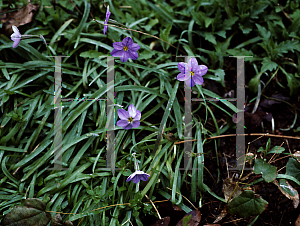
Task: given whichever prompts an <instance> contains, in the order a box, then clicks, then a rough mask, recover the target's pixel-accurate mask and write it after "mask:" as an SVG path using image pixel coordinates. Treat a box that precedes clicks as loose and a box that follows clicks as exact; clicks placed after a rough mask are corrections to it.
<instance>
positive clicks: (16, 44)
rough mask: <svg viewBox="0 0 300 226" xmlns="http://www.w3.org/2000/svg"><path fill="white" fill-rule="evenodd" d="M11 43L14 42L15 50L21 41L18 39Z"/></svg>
mask: <svg viewBox="0 0 300 226" xmlns="http://www.w3.org/2000/svg"><path fill="white" fill-rule="evenodd" d="M13 41H14V44H13V48H14V49H15V48H17V47H18V46H19V44H20V42H21V39H20V38H19V39H15V40H13Z"/></svg>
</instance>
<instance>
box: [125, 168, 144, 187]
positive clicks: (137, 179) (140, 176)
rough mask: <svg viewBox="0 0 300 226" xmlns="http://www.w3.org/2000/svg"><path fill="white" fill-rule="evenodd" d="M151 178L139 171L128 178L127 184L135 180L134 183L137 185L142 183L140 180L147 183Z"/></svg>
mask: <svg viewBox="0 0 300 226" xmlns="http://www.w3.org/2000/svg"><path fill="white" fill-rule="evenodd" d="M149 177H150V175H149V174H147V173H144V172H143V171H139V170H137V171H135V172H134V173H133V174H131V175H130V176H129V177H128V178H127V180H126V182H128V181H131V180H132V179H133V183H135V184H137V183H139V182H140V180H142V181H147V180H148V179H149Z"/></svg>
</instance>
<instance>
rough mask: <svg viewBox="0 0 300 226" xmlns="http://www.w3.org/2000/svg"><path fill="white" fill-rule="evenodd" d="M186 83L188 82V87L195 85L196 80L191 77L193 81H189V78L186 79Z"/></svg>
mask: <svg viewBox="0 0 300 226" xmlns="http://www.w3.org/2000/svg"><path fill="white" fill-rule="evenodd" d="M185 84H187V86H188V87H193V86H194V85H195V82H194V80H193V79H192V78H191V81H189V79H188V80H186V81H185Z"/></svg>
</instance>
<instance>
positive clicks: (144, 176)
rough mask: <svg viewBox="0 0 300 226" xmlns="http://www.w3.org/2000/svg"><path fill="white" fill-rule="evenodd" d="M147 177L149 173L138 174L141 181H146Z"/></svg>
mask: <svg viewBox="0 0 300 226" xmlns="http://www.w3.org/2000/svg"><path fill="white" fill-rule="evenodd" d="M149 177H150V175H149V174H146V173H145V174H143V175H141V176H140V179H141V180H142V181H147V180H148V178H149Z"/></svg>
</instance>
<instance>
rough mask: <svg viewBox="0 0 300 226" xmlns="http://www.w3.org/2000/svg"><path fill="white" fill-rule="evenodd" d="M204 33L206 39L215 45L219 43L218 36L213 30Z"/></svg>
mask: <svg viewBox="0 0 300 226" xmlns="http://www.w3.org/2000/svg"><path fill="white" fill-rule="evenodd" d="M203 34H204V38H205V40H207V41H209V42H211V43H212V44H214V45H216V44H217V41H216V37H215V36H214V35H213V34H212V33H211V32H207V31H205V32H204V33H203Z"/></svg>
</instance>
